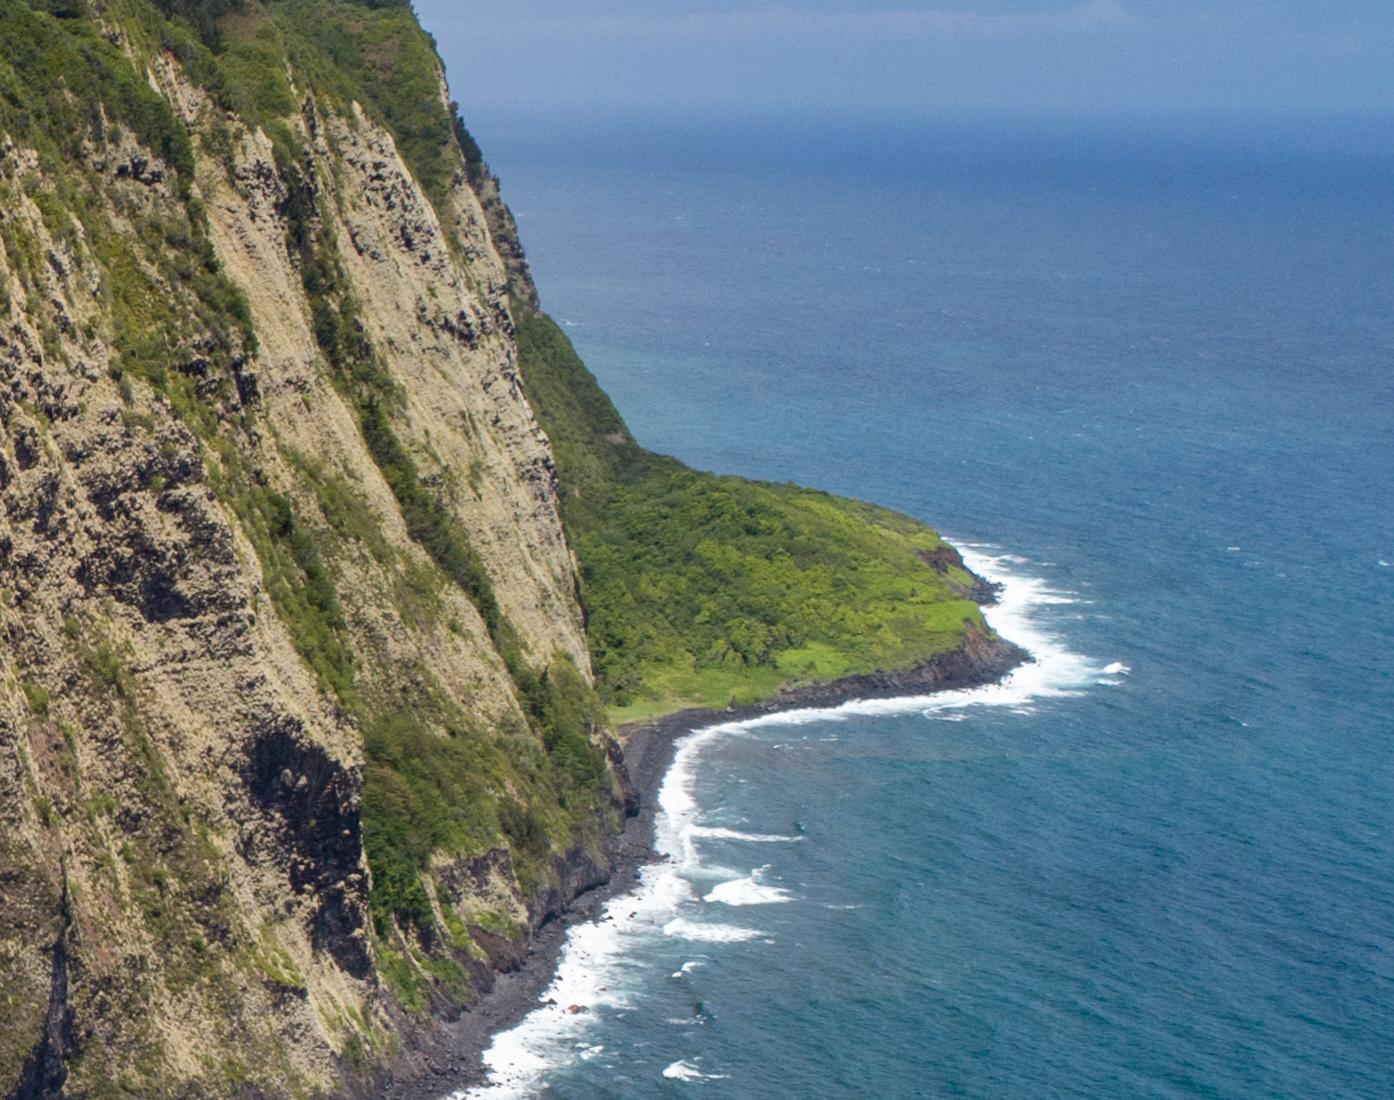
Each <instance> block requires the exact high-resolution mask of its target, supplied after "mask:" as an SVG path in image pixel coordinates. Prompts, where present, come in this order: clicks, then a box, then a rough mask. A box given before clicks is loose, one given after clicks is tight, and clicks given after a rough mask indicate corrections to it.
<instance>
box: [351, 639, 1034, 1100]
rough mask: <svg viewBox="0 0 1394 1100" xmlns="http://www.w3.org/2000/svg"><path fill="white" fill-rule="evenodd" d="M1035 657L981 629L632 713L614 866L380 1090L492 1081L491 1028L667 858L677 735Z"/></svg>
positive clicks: (391, 1098)
mask: <svg viewBox="0 0 1394 1100" xmlns="http://www.w3.org/2000/svg"><path fill="white" fill-rule="evenodd" d="M1033 659H1034V658H1033V657H1032V655H1031V654H1030V653H1028V652H1027V651H1026V650H1025V649H1023V648H1022V647H1021V646H1019V645H1017V644H1015V643H1013V642H1010V641H1007V640H1006V639H1004V638H1002V637H1000V636H998V635H996V634H986V633H983V632H981V631H975V632H973V633H971V634H970V635H969V636H968V639H967V640H966V641H965V642H964V644H963V645H962V646H960V647H959V648H958V649H954V650H950V651H948V652H947V653H941V654H936V655H935V656H934V657H931V658H930V659H929V660H927V661H925V662H923V663H921V664H919V665H916V666H915V667H913V668H910V669H907V670H905V671H903V672H873V673H865V674H861V675H856V676H847V677H844V678H842V679H840V680H832V681H828V682H826V683H820V684H808V685H804V686H802V687H795V688H789V689H786V690H784V691H781V692H780V693H779V694H778V695H776V696H774V697H773V698H771V699H767V700H765V701H763V702H758V703H749V704H745V705H741V706H734V707H725V708H721V709H709V708H700V707H694V708H689V709H687V710H680V711H675V712H674V713H672V714H668V715H665V716H663V717H661V718H656V719H651V720H645V721H639V722H632V723H628V724H626V725H624V726H621V727H619V728H618V729H617V730H616V734H617V736H618V738H619V740H620V743H621V745H622V747H623V750H624V765H625V771H626V772H627V773H628V778H629V783H630V785H631V787H632V789H633V790H634V791H636V792H637V793H638V796H639V810H638V813H637V814H635V816H633V817H630V818H628V819H626V821H625V825H624V829H623V831H622V832H621V833H620V835H619V836H618V837H617V838H616V840H615V842H614V847H613V849H612V854H613V860H614V866H613V870H612V871H611V874H610V877H609V879H608V880H607V881H606V882H604V883H603V884H601V885H599V886H596V887H594V888H592V889H590V890H587V891H585V892H583V893H581V894H578V895H577V896H576V897H575V898H574V899H572V901H571V902H570V903H569V904H568V905H567V906H566V907H565V909H564V910H563V912H562V913H561V915H559V916H557V917H555V918H553V919H552V920H550V921H548V922H547V923H546V924H544V925H542V927H541V928H539V929H538V931H537V933H536V935H535V936H534V937H533V940H532V942H531V943H530V944H529V945H528V949H527V952H526V954H525V955H524V956H523V957H522V959H521V961H520V963H519V965H518V966H517V967H516V968H515V969H513V970H511V971H506V972H502V973H497V974H496V975H495V978H494V983H493V985H492V987H491V988H490V989H489V990H488V991H487V992H486V993H484V994H483V995H482V996H481V997H480V998H479V1000H478V1001H476V1002H475V1003H474V1004H473V1005H471V1006H470V1007H469V1008H467V1009H465V1010H464V1011H463V1012H462V1013H461V1014H460V1015H459V1016H458V1017H456V1018H455V1019H453V1020H450V1019H441V1018H439V1017H437V1018H436V1020H435V1021H434V1022H433V1025H430V1031H431V1036H430V1038H429V1040H427V1041H426V1042H424V1043H423V1044H422V1047H421V1048H419V1049H418V1050H417V1051H415V1052H414V1056H412V1057H410V1058H409V1060H408V1064H407V1065H403V1066H401V1067H400V1068H401V1069H402V1070H403V1071H404V1078H403V1079H402V1080H400V1081H397V1082H389V1083H386V1084H384V1085H383V1086H382V1087H381V1088H380V1089H378V1090H377V1091H376V1092H375V1093H363V1094H360V1095H375V1096H378V1097H381V1098H382V1100H443V1098H445V1097H450V1096H452V1095H453V1094H455V1093H457V1092H464V1091H466V1090H468V1089H470V1088H473V1087H476V1086H478V1085H482V1084H485V1083H486V1080H487V1075H486V1070H485V1067H484V1064H483V1060H482V1059H483V1054H484V1052H485V1051H486V1050H488V1049H489V1047H490V1045H491V1044H492V1043H493V1040H494V1037H495V1036H496V1035H497V1034H499V1033H501V1032H504V1031H507V1030H509V1029H510V1028H512V1027H514V1026H515V1025H517V1024H518V1023H519V1022H520V1021H521V1020H522V1019H523V1018H524V1017H525V1016H527V1015H528V1014H529V1013H530V1012H531V1011H532V1010H533V1009H534V1008H536V1007H538V1005H539V1004H540V1003H541V1001H540V997H541V996H542V994H543V993H544V992H545V991H546V989H547V987H548V986H549V985H550V984H551V983H552V980H553V979H554V977H555V976H556V972H557V965H558V962H559V961H560V958H561V952H562V948H563V945H564V943H565V940H566V936H567V933H568V932H569V931H570V930H571V928H572V927H574V926H575V925H578V924H584V923H587V922H590V921H593V920H595V919H596V918H597V917H598V916H599V915H600V912H601V910H602V909H603V908H604V906H605V904H606V903H607V902H609V901H610V900H612V899H613V898H616V897H620V896H622V895H624V894H627V893H629V892H630V891H631V890H633V889H634V888H635V886H636V885H637V884H638V882H639V876H640V873H641V872H642V870H643V869H644V868H645V867H646V866H648V865H649V864H651V863H653V862H655V861H656V860H658V859H659V858H661V857H660V856H659V855H658V853H657V852H656V851H655V849H654V823H655V820H656V818H657V813H658V791H659V788H660V787H661V786H662V783H663V779H664V777H665V776H666V775H667V773H668V769H669V768H670V767H671V765H672V762H673V758H674V755H675V753H676V751H677V743H678V742H679V741H680V740H681V739H682V738H683V737H684V736H686V735H687V734H689V733H692V732H694V731H695V730H698V729H701V728H703V727H705V726H712V725H718V724H723V723H727V722H741V721H746V720H747V719H750V718H758V717H761V716H764V715H770V714H778V713H782V712H786V711H794V710H800V709H812V708H817V709H826V708H831V707H835V706H840V705H842V704H844V703H850V702H853V701H856V700H867V699H895V698H909V697H914V696H917V695H930V694H935V693H938V692H944V691H955V690H960V689H965V688H974V687H983V686H986V685H988V684H993V683H997V682H999V681H1001V680H1002V679H1003V678H1005V677H1006V676H1007V674H1008V673H1010V672H1012V671H1013V670H1014V669H1016V668H1018V667H1020V666H1021V665H1023V664H1026V663H1028V662H1030V661H1032V660H1033Z"/></svg>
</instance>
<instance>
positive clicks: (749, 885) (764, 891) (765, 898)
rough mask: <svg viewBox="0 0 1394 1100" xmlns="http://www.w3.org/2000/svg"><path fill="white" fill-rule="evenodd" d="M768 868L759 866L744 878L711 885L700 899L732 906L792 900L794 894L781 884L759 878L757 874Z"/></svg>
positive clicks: (775, 903) (774, 903)
mask: <svg viewBox="0 0 1394 1100" xmlns="http://www.w3.org/2000/svg"><path fill="white" fill-rule="evenodd" d="M768 869H769V868H768V867H760V868H757V869H755V870H754V871H751V872H750V874H748V875H746V876H745V877H744V878H736V879H731V880H730V881H729V882H722V883H719V884H717V885H716V886H713V887H712V888H711V890H710V891H708V892H707V894H705V895H704V896H703V898H702V900H703V901H710V902H715V903H717V904H720V905H732V906H742V905H778V904H779V903H781V902H785V901H793V900H794V895H793V894H792V893H790V892H789V891H788V890H786V889H784V888H783V887H782V886H767V885H765V884H764V883H763V882H761V881H760V880H759V876H760V875H761V874H762V873H763V872H764V871H767V870H768Z"/></svg>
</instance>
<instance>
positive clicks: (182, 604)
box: [0, 0, 620, 1097]
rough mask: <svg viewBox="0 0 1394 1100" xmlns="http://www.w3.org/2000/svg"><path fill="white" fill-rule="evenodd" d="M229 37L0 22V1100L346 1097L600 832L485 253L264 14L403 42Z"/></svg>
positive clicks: (287, 14) (504, 306) (353, 104)
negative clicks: (270, 80) (307, 34)
mask: <svg viewBox="0 0 1394 1100" xmlns="http://www.w3.org/2000/svg"><path fill="white" fill-rule="evenodd" d="M185 7H187V8H193V9H197V8H198V7H199V6H198V5H185ZM232 7H233V10H232V11H231V13H230V14H228V15H225V16H224V17H223V18H222V20H221V22H218V23H216V24H214V23H208V24H206V25H205V24H203V23H199V24H198V25H199V26H203V28H204V29H205V30H207V27H209V26H216V27H217V28H218V39H217V40H216V41H211V42H210V41H205V40H202V39H200V38H199V36H198V33H197V31H196V30H195V29H194V28H193V27H191V25H190V24H189V22H187V21H185V20H181V19H177V18H176V19H173V20H171V19H169V18H167V17H166V12H165V11H161V10H159V9H157V8H156V7H155V6H154V5H151V4H148V3H145V2H144V0H125V2H119V3H118V2H116V0H113V2H111V3H108V4H105V5H94V6H92V7H91V8H89V7H88V6H86V5H84V4H76V3H75V4H42V3H35V4H28V3H19V2H12V0H5V2H3V3H0V85H3V90H4V92H5V93H6V102H5V104H4V106H3V108H0V242H2V245H0V603H3V607H0V617H2V622H0V631H3V645H2V646H0V1096H6V1097H41V1096H55V1095H59V1094H62V1095H69V1096H108V1095H110V1096H130V1095H138V1096H176V1095H178V1096H186V1095H187V1096H194V1095H197V1096H233V1095H236V1096H252V1095H269V1096H288V1095H310V1094H315V1093H319V1092H325V1091H332V1090H335V1089H337V1088H339V1087H341V1085H342V1083H343V1081H344V1080H345V1079H348V1078H352V1077H354V1076H360V1077H362V1076H369V1075H371V1073H372V1072H373V1070H374V1067H376V1066H380V1065H382V1064H385V1063H387V1062H389V1061H391V1060H392V1059H393V1058H394V1057H397V1056H398V1055H399V1054H400V1053H401V1050H402V1046H403V1042H404V1036H409V1035H410V1033H411V1032H412V1030H413V1028H414V1027H415V1026H416V1025H415V1023H414V1021H416V1020H418V1019H420V1018H422V1017H423V1016H424V1015H427V1014H429V1013H430V1012H432V1011H433V1010H434V1011H449V1010H452V1009H453V1007H455V1006H459V1005H462V1004H465V1003H468V1001H469V1000H470V998H471V997H472V996H473V995H474V993H475V992H476V991H477V990H478V989H480V988H481V987H482V986H483V985H485V984H487V982H488V981H489V977H488V975H489V971H490V966H491V965H492V964H494V963H501V962H506V960H507V959H508V958H509V957H510V956H511V955H512V954H513V953H514V952H516V950H517V949H518V945H519V944H520V943H521V942H522V941H523V939H524V937H525V936H526V935H527V933H528V930H529V928H530V927H531V926H532V925H535V924H536V922H537V921H539V920H540V919H541V918H542V917H543V915H544V914H545V912H546V911H547V910H548V909H549V908H555V907H556V906H557V905H558V904H560V903H561V902H562V901H564V900H565V897H566V896H567V895H568V894H569V893H572V892H574V891H575V890H576V889H578V888H581V887H583V886H585V885H588V884H590V883H591V882H593V881H594V880H595V879H597V878H599V877H601V876H603V874H604V872H605V867H606V854H605V843H606V837H607V836H608V835H609V834H610V833H611V832H612V831H613V829H614V826H615V824H616V822H617V820H618V817H619V814H620V804H619V802H618V800H617V791H618V789H619V788H618V784H617V782H616V779H615V776H614V775H613V770H612V768H611V766H610V764H609V763H608V762H607V759H608V757H607V746H608V742H609V734H608V732H607V729H606V725H605V722H604V719H603V712H602V711H601V710H600V709H599V708H598V706H597V704H596V702H595V698H594V693H593V690H592V688H591V685H590V666H589V658H588V655H587V646H586V639H585V636H584V632H583V626H582V616H581V612H580V609H579V607H578V603H577V597H576V592H577V578H576V570H575V564H574V562H573V560H572V556H571V552H570V550H569V549H568V545H567V541H566V538H565V536H564V534H563V531H562V526H561V521H560V518H559V510H558V503H557V490H556V484H555V476H554V470H553V460H552V456H551V452H550V449H549V445H548V441H547V439H546V437H545V435H544V434H543V433H542V431H541V430H540V429H539V427H538V425H537V423H536V421H535V420H534V418H533V415H532V412H531V410H530V409H529V406H528V404H527V402H526V401H525V399H524V397H523V394H522V390H521V387H520V384H519V379H518V373H517V349H516V345H515V340H514V331H513V322H512V319H511V317H510V312H509V305H508V297H507V295H508V280H509V267H508V263H511V264H512V265H513V267H514V269H515V272H516V270H517V269H518V265H519V263H520V262H521V261H520V257H518V256H516V255H510V256H509V257H508V258H507V261H508V263H506V261H505V258H504V257H501V256H500V254H499V250H498V249H497V248H496V247H495V246H494V243H493V241H492V239H491V236H490V233H489V229H488V219H487V218H486V213H485V210H484V208H483V207H482V206H481V202H480V199H479V197H478V196H477V195H476V193H475V190H474V188H473V187H472V186H471V185H470V179H469V175H470V169H469V166H468V165H467V163H466V160H465V158H464V156H463V155H462V152H461V150H460V147H459V146H458V145H457V144H456V143H455V142H454V139H453V137H452V131H451V116H450V112H449V110H448V107H447V100H446V98H445V93H444V85H443V82H442V81H441V78H440V72H439V69H438V67H433V68H431V69H430V71H429V72H427V73H425V74H422V73H419V72H414V73H413V74H412V75H413V76H414V77H415V78H418V79H422V78H424V79H427V80H429V82H430V87H431V95H430V96H428V97H426V99H425V100H419V102H417V103H415V104H414V106H413V109H414V110H416V111H417V112H418V115H419V118H420V119H422V120H425V123H428V124H429V125H430V126H434V127H436V130H435V131H432V132H433V133H434V134H435V136H434V137H432V138H430V141H431V142H433V143H434V144H432V145H430V158H429V162H428V159H424V158H423V157H421V156H419V155H418V156H417V158H416V159H415V160H413V159H412V158H411V157H409V156H408V155H406V154H404V152H403V151H402V149H400V148H399V146H398V140H397V135H398V134H400V133H405V132H406V131H405V130H404V128H403V127H402V126H401V124H400V120H398V125H397V126H396V127H395V129H394V127H393V126H392V125H391V124H390V122H391V119H390V116H391V114H392V111H391V109H390V108H384V107H383V106H382V105H380V104H377V105H375V104H373V103H364V102H362V101H360V100H359V99H358V98H356V97H355V96H353V95H351V94H348V92H349V91H351V89H350V90H345V89H344V88H343V87H341V86H339V85H337V84H335V82H334V81H333V80H331V79H329V78H327V77H325V76H324V73H326V72H329V71H332V70H331V69H330V67H329V59H330V56H331V55H330V54H328V53H326V52H319V53H316V52H313V51H311V50H310V48H309V47H308V46H307V45H306V43H305V42H303V41H299V40H297V39H296V37H295V34H296V30H295V28H296V24H295V23H294V22H293V20H294V19H330V20H332V19H336V18H337V19H340V22H339V23H338V24H337V26H338V29H339V31H340V32H342V33H343V34H344V35H346V36H348V37H349V38H350V39H351V40H353V41H357V40H358V39H360V38H361V39H363V40H364V41H368V42H369V43H370V44H371V46H372V48H373V49H375V50H378V51H380V52H381V53H383V54H384V55H390V56H407V55H408V54H411V55H412V56H414V57H419V56H425V55H429V57H430V58H431V63H432V65H433V66H434V64H435V63H434V54H433V53H431V52H430V48H429V43H428V42H425V41H424V36H422V35H421V33H420V31H419V29H417V28H416V27H415V24H414V22H412V21H411V19H410V13H409V11H407V10H404V9H401V8H387V9H384V10H382V11H378V10H376V9H372V8H367V7H357V6H355V5H352V4H348V3H333V4H330V3H323V4H287V5H284V6H280V5H276V4H270V5H267V6H265V7H261V6H257V5H255V4H250V5H234V6H232ZM282 9H284V10H282ZM166 10H168V9H166ZM345 13H347V14H345ZM186 14H189V13H188V12H186ZM193 14H195V15H196V14H198V12H197V11H196V10H195V11H194V12H193ZM340 17H342V18H340ZM287 20H291V21H289V22H288V21H287ZM195 22H196V23H197V22H198V21H197V20H196V21H195ZM355 36H356V37H355ZM394 51H395V53H394ZM412 51H415V53H412ZM249 59H251V60H249ZM252 61H256V62H257V63H258V64H259V65H260V66H261V68H259V69H249V68H248V66H249V65H251V64H252ZM267 73H270V74H271V75H272V76H275V77H276V79H277V80H278V81H280V82H281V83H280V85H279V88H278V94H279V95H280V97H281V99H280V100H272V101H270V102H268V97H269V93H265V90H264V88H263V86H262V84H261V81H263V79H264V78H265V77H266V74H267ZM239 81H240V82H241V83H239ZM257 97H260V98H257ZM418 99H419V97H418ZM244 103H253V104H254V105H255V110H252V109H250V108H248V107H246V106H244V105H243V104H244ZM428 137H429V135H428ZM411 139H412V140H413V141H414V142H416V143H417V145H420V144H421V142H422V140H423V139H422V136H421V133H419V132H412V133H411ZM442 166H444V168H442ZM475 175H476V177H477V179H476V182H479V179H478V177H479V173H478V172H477V170H476V171H475ZM428 186H429V188H430V193H428V190H427V188H428ZM490 186H492V185H490ZM481 189H482V190H484V189H483V188H481ZM485 199H486V200H487V201H490V202H493V203H497V202H498V200H497V196H496V194H491V193H489V192H488V191H487V190H485ZM497 216H498V215H497V214H496V215H495V217H497ZM515 277H516V276H515ZM370 865H371V874H370Z"/></svg>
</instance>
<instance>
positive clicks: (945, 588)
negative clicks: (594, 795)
mask: <svg viewBox="0 0 1394 1100" xmlns="http://www.w3.org/2000/svg"><path fill="white" fill-rule="evenodd" d="M519 312H520V313H521V314H522V316H521V319H520V323H519V333H518V349H519V356H520V360H521V366H522V373H523V378H524V384H525V386H526V389H527V393H528V399H529V400H530V401H531V403H532V406H533V409H534V410H535V411H536V413H537V416H538V418H539V419H540V420H541V422H542V425H543V427H544V428H545V429H546V431H547V433H548V435H549V436H550V437H551V440H552V447H553V449H554V451H555V452H556V456H557V466H558V470H559V472H560V477H561V485H562V514H563V517H564V519H565V521H566V525H567V533H568V535H569V536H570V538H571V541H572V545H573V546H574V548H575V550H576V554H577V557H578V558H579V559H580V563H581V576H582V583H583V592H582V595H583V599H584V602H585V605H586V609H587V612H588V614H589V622H588V629H589V633H590V643H591V654H592V659H593V661H594V664H595V670H596V675H597V678H598V680H599V686H600V690H601V694H602V696H603V697H604V698H605V700H606V702H607V703H608V704H609V705H610V708H611V714H612V716H613V717H614V718H616V719H617V720H620V721H625V720H629V719H636V718H645V717H649V716H652V715H656V714H661V713H666V712H668V711H672V710H677V709H680V708H682V707H687V706H706V707H715V706H725V705H727V704H728V703H730V702H732V701H736V702H750V701H753V700H756V699H760V698H764V697H767V696H769V695H772V694H774V693H775V692H777V691H778V690H779V689H780V688H782V687H785V686H788V685H792V684H799V683H808V682H812V681H826V680H833V679H837V678H839V677H842V676H849V675H853V674H856V673H863V672H871V671H878V670H899V669H903V668H909V667H911V666H913V665H915V664H917V663H919V662H921V661H923V660H925V659H926V658H928V657H930V656H933V655H934V654H937V653H942V652H944V651H946V650H950V649H953V648H955V647H956V646H958V645H959V644H961V643H962V641H963V639H964V636H965V628H966V627H965V624H970V623H971V624H975V625H981V624H982V613H981V611H980V610H979V608H978V605H977V604H976V603H974V602H973V601H972V600H971V599H970V598H969V594H970V592H971V590H972V586H973V578H972V577H971V576H970V575H969V574H968V573H967V572H966V571H965V570H964V569H963V568H962V565H961V562H960V561H959V560H958V557H957V554H956V553H955V552H954V551H953V550H952V549H951V548H950V547H948V545H947V544H946V543H945V542H944V541H943V540H942V539H941V538H939V536H938V535H937V534H935V533H934V531H932V530H930V528H928V527H926V526H925V525H924V524H922V523H919V522H917V521H915V520H912V519H909V518H908V517H906V516H903V515H900V514H898V513H896V512H892V511H890V510H888V509H885V508H879V507H876V506H875V505H871V504H864V503H861V502H859V501H854V500H847V499H845V498H843V497H836V496H832V495H830V494H828V493H822V492H817V491H815V490H812V489H803V488H800V487H798V486H795V485H774V484H769V483H765V482H758V481H748V480H745V479H743V478H737V477H719V476H717V475H714V474H707V473H699V472H697V471H695V470H691V469H689V468H688V467H686V466H684V465H683V464H682V463H680V462H678V461H676V460H675V459H671V458H667V457H664V456H662V455H656V454H653V453H652V452H649V451H646V450H644V449H643V448H642V447H640V446H639V445H638V444H637V443H636V442H635V441H634V438H633V436H631V435H630V433H629V429H628V428H627V427H626V426H625V423H624V421H623V419H622V418H621V417H620V415H619V413H618V412H617V411H616V409H615V407H614V405H613V404H612V403H611V402H610V399H609V398H608V397H606V396H605V393H604V391H603V390H601V388H600V386H599V385H598V384H597V382H596V380H595V378H594V376H593V375H592V374H591V373H590V371H589V370H587V369H586V366H585V364H584V363H582V362H581V360H580V358H579V357H578V356H577V354H576V351H575V349H574V348H572V346H571V343H570V341H569V340H568V339H567V338H566V335H565V334H564V333H563V332H562V331H561V329H560V328H558V327H557V325H556V324H555V323H554V322H552V321H551V320H550V319H549V318H547V317H546V316H545V315H543V314H540V313H535V312H533V311H531V310H527V309H520V311H519Z"/></svg>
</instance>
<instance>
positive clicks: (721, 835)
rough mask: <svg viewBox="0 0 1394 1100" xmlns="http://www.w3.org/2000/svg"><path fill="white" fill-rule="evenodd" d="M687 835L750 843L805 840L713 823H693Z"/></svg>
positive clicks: (787, 842) (790, 842) (795, 842)
mask: <svg viewBox="0 0 1394 1100" xmlns="http://www.w3.org/2000/svg"><path fill="white" fill-rule="evenodd" d="M687 835H688V836H692V837H696V838H698V839H701V838H702V837H711V838H712V839H713V840H744V841H746V842H747V843H750V844H797V843H798V842H799V841H801V840H803V837H801V836H778V835H776V834H774V833H739V832H737V831H736V830H735V829H723V828H720V827H717V826H711V825H692V826H689V827H688V830H687Z"/></svg>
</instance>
